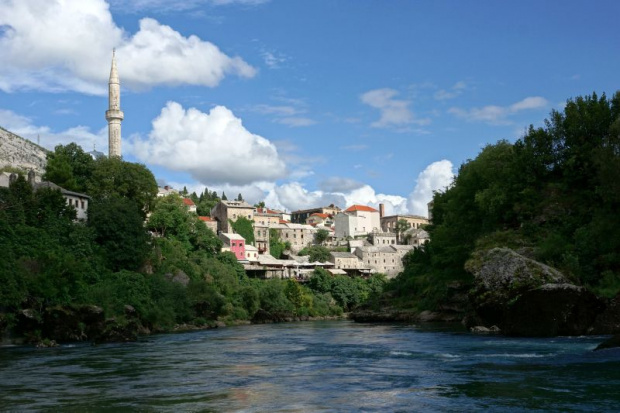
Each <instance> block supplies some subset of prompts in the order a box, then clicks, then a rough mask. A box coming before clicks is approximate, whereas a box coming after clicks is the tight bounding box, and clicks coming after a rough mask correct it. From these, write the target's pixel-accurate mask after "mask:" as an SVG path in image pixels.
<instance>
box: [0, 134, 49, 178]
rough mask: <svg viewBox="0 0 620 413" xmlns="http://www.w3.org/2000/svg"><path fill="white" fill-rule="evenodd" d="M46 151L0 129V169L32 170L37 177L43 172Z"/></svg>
mask: <svg viewBox="0 0 620 413" xmlns="http://www.w3.org/2000/svg"><path fill="white" fill-rule="evenodd" d="M48 152H49V151H48V150H47V149H44V148H42V147H41V146H39V145H37V144H35V143H33V142H30V141H29V140H28V139H25V138H22V137H21V136H17V135H15V134H14V133H11V132H9V131H8V130H6V129H4V128H2V127H0V168H3V167H5V166H13V167H16V168H20V169H24V170H30V169H33V170H34V171H35V173H36V174H37V175H39V176H41V175H43V173H44V172H45V165H46V163H47V153H48Z"/></svg>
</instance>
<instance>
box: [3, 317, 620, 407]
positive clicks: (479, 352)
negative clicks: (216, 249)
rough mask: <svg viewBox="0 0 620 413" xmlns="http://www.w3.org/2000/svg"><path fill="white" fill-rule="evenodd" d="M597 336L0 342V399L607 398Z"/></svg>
mask: <svg viewBox="0 0 620 413" xmlns="http://www.w3.org/2000/svg"><path fill="white" fill-rule="evenodd" d="M603 339H604V337H570V338H568V337H558V338H551V339H523V338H521V339H516V338H506V337H501V336H494V335H474V334H470V333H468V332H465V331H463V330H462V329H461V328H459V327H458V326H450V325H441V324H439V325H437V324H435V325H422V326H414V325H404V324H357V323H353V322H350V321H317V322H301V323H285V324H271V325H248V326H239V327H230V328H223V329H216V330H204V331H199V332H192V333H182V334H169V335H156V336H150V337H145V338H142V339H141V340H139V341H138V342H135V343H128V344H105V345H99V346H91V345H90V344H87V343H80V344H70V345H62V346H60V347H56V348H48V349H36V348H32V347H25V346H20V347H5V348H1V349H0V410H2V411H19V412H22V411H63V412H100V411H101V412H118V411H147V412H149V411H153V412H159V411H162V412H185V411H201V412H202V411H205V412H209V411H214V412H231V411H241V412H277V411H280V412H320V411H326V412H327V411H334V412H346V411H379V412H392V411H407V412H409V411H453V412H463V411H476V410H491V411H509V412H511V411H515V412H517V411H523V410H540V411H593V412H601V411H613V410H616V411H617V410H618V409H620V350H618V349H612V350H605V351H598V352H593V351H592V349H593V348H594V347H596V345H597V344H598V343H599V342H601V341H602V340H603Z"/></svg>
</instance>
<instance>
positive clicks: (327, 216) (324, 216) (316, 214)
mask: <svg viewBox="0 0 620 413" xmlns="http://www.w3.org/2000/svg"><path fill="white" fill-rule="evenodd" d="M310 216H311V217H319V218H323V219H325V218H329V215H327V214H321V213H319V212H315V213H314V214H312V215H310Z"/></svg>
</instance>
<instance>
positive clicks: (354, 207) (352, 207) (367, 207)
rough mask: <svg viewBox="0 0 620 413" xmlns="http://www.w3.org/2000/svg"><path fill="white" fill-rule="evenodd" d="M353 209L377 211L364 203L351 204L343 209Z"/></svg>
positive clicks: (348, 210) (347, 210)
mask: <svg viewBox="0 0 620 413" xmlns="http://www.w3.org/2000/svg"><path fill="white" fill-rule="evenodd" d="M353 211H365V212H379V211H377V210H376V209H374V208H371V207H369V206H366V205H351V206H350V207H348V208H347V209H346V210H345V212H353Z"/></svg>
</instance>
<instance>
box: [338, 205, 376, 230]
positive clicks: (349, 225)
mask: <svg viewBox="0 0 620 413" xmlns="http://www.w3.org/2000/svg"><path fill="white" fill-rule="evenodd" d="M334 221H335V232H334V236H335V237H336V238H347V237H353V238H355V237H358V236H363V235H366V234H368V233H370V232H373V231H378V230H379V229H380V227H381V225H380V222H381V221H380V217H379V211H377V210H376V209H374V208H372V207H369V206H366V205H352V206H350V207H349V208H347V209H346V210H345V211H344V212H341V213H338V214H336V216H335V217H334Z"/></svg>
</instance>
